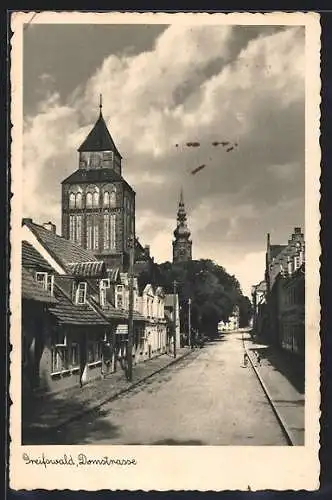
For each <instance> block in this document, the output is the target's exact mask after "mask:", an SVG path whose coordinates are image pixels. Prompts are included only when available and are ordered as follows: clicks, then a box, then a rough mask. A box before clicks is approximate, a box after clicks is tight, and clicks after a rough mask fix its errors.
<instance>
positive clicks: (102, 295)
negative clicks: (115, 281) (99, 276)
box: [99, 278, 111, 307]
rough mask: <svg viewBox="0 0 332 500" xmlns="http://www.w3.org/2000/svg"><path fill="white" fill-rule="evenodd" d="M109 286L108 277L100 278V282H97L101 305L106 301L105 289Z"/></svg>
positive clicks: (104, 304) (103, 305)
mask: <svg viewBox="0 0 332 500" xmlns="http://www.w3.org/2000/svg"><path fill="white" fill-rule="evenodd" d="M110 287H111V283H110V280H109V279H108V278H107V279H103V280H100V283H99V297H100V305H101V306H102V307H105V306H106V301H107V298H106V290H107V289H108V288H110Z"/></svg>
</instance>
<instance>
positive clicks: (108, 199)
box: [104, 191, 110, 208]
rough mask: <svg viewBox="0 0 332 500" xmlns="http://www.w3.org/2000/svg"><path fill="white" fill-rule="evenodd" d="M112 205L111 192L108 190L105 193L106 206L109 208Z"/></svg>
mask: <svg viewBox="0 0 332 500" xmlns="http://www.w3.org/2000/svg"><path fill="white" fill-rule="evenodd" d="M109 206H110V194H109V192H108V191H105V193H104V207H105V208H108V207H109Z"/></svg>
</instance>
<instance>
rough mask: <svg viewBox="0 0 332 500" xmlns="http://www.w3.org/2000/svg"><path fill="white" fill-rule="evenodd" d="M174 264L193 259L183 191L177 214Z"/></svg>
mask: <svg viewBox="0 0 332 500" xmlns="http://www.w3.org/2000/svg"><path fill="white" fill-rule="evenodd" d="M174 237H175V239H174V241H173V263H176V262H186V261H188V260H191V259H192V255H191V249H192V241H191V240H190V231H189V229H188V226H187V213H186V209H185V207H184V201H183V191H182V189H181V192H180V201H179V208H178V213H177V226H176V229H175V231H174Z"/></svg>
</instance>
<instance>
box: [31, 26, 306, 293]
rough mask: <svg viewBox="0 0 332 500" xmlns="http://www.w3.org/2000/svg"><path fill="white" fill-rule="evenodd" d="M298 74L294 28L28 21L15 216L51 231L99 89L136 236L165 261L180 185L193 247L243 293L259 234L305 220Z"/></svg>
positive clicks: (257, 257) (281, 231)
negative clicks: (129, 193)
mask: <svg viewBox="0 0 332 500" xmlns="http://www.w3.org/2000/svg"><path fill="white" fill-rule="evenodd" d="M304 74H305V67H304V29H303V28H301V27H277V26H270V27H269V26H258V27H255V26H248V27H245V26H192V27H190V26H180V25H172V26H167V25H143V24H141V25H33V24H30V25H29V27H28V28H27V29H25V31H24V91H23V93H24V122H25V123H24V179H23V182H24V206H23V211H24V216H26V217H32V218H33V219H34V220H36V221H37V222H39V223H42V222H45V221H48V220H52V221H54V222H55V223H56V224H57V227H58V230H59V231H60V215H61V205H60V199H61V191H60V182H61V181H62V180H63V179H64V178H65V177H66V176H68V175H69V174H70V173H72V172H73V171H75V170H76V169H77V168H78V154H77V148H78V147H79V145H80V144H81V142H82V141H83V139H84V138H85V136H86V135H87V133H88V132H89V130H90V129H91V127H92V126H93V124H94V122H95V121H96V119H97V117H98V111H99V109H98V104H99V94H100V93H102V94H103V114H104V118H105V120H106V122H107V123H108V126H109V130H110V132H111V134H112V136H113V139H114V141H115V143H116V144H117V146H118V149H119V150H120V152H121V154H122V156H123V158H124V160H123V176H124V177H125V179H126V180H127V181H128V182H129V183H130V184H131V185H132V186H133V188H134V189H135V191H136V193H137V194H136V206H137V213H136V221H137V222H136V227H137V233H138V236H139V238H140V241H141V242H142V244H150V245H151V251H152V253H153V255H154V256H155V259H156V261H158V262H162V261H164V260H171V255H172V245H171V241H172V231H173V230H174V228H175V218H176V211H177V204H178V198H179V192H180V187H181V186H183V189H184V197H185V204H186V208H187V212H188V220H189V226H190V229H191V231H192V239H193V258H195V259H199V258H211V259H213V260H215V261H216V262H217V263H219V264H221V265H223V266H224V267H225V268H226V270H227V271H228V272H230V273H232V274H235V276H236V277H237V278H238V279H239V281H240V283H241V285H242V288H243V291H244V293H246V294H248V293H250V287H251V285H252V284H253V283H256V282H258V281H260V280H261V279H262V278H263V269H264V254H265V245H266V233H267V232H270V233H271V239H272V242H275V243H284V242H287V240H288V237H289V234H290V233H291V232H292V230H293V228H294V226H302V227H303V225H304V150H305V148H304ZM196 141H197V142H199V143H200V147H199V148H192V147H187V146H186V143H187V142H196ZM214 141H230V142H231V143H235V142H236V143H237V144H238V146H237V147H235V148H234V149H233V150H232V151H229V152H227V151H226V148H225V147H223V146H217V147H215V146H212V142H214ZM176 144H178V145H179V146H178V147H176ZM201 164H205V165H206V167H205V168H204V169H203V170H201V171H200V172H198V173H197V174H196V175H192V174H191V171H192V170H193V169H194V168H195V167H197V166H199V165H201Z"/></svg>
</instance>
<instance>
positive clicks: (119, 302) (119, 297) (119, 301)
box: [115, 285, 123, 309]
mask: <svg viewBox="0 0 332 500" xmlns="http://www.w3.org/2000/svg"><path fill="white" fill-rule="evenodd" d="M115 307H116V308H117V309H122V308H123V286H122V285H118V286H117V287H116V296H115Z"/></svg>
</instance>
